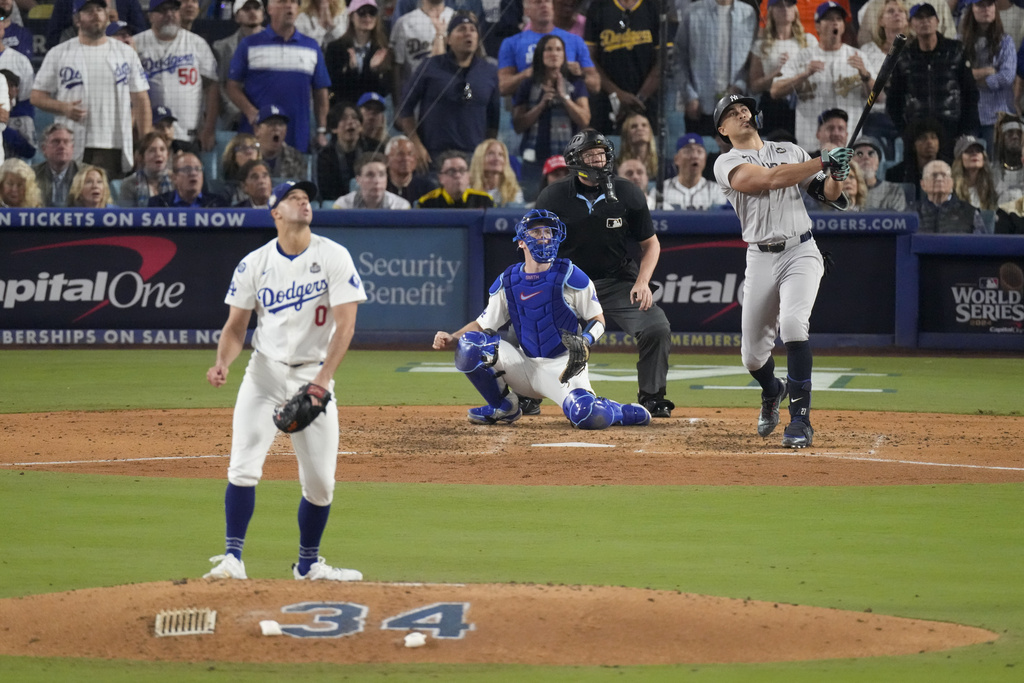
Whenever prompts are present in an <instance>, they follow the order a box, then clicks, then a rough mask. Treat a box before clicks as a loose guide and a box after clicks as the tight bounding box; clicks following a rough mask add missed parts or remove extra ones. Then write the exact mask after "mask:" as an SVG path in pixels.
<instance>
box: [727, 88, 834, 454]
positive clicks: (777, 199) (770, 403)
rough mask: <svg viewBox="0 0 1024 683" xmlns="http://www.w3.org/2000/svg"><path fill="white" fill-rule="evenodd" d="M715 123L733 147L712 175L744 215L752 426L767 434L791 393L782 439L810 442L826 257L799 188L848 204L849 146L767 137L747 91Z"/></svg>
mask: <svg viewBox="0 0 1024 683" xmlns="http://www.w3.org/2000/svg"><path fill="white" fill-rule="evenodd" d="M715 124H716V125H717V126H718V132H719V134H720V135H722V137H724V138H725V139H726V141H728V142H730V143H731V144H732V149H731V150H730V151H728V152H726V153H725V154H722V155H721V156H720V157H718V159H717V160H716V161H715V178H716V179H717V180H718V183H719V184H720V185H721V186H722V189H723V191H724V192H725V196H726V198H727V199H728V200H729V201H730V202H731V203H732V205H733V207H734V208H735V210H736V215H737V216H738V217H739V219H740V227H741V229H742V231H743V240H744V241H745V242H747V244H748V245H749V246H748V248H747V268H746V273H745V278H746V279H745V281H744V283H743V315H742V322H741V331H742V341H741V343H740V349H741V353H742V357H743V365H744V366H745V367H746V368H747V370H749V371H750V374H751V375H753V377H754V379H756V380H757V382H758V383H759V384H760V385H761V412H760V414H759V415H758V421H757V433H758V434H760V435H761V436H763V437H767V436H768V435H769V434H771V433H772V431H773V430H774V429H775V427H776V426H777V425H778V424H779V404H780V403H781V402H782V400H783V399H784V398H785V397H786V395H787V394H788V395H789V414H790V423H789V426H787V427H786V431H785V433H784V434H783V437H782V445H783V446H785V447H787V448H805V447H807V446H810V445H811V441H812V439H813V436H814V430H813V429H812V428H811V413H810V410H811V365H812V358H811V347H810V344H809V343H808V336H809V335H808V332H809V328H810V317H811V309H812V308H813V307H814V299H815V297H817V295H818V283H819V281H820V280H821V277H822V275H823V274H824V263H823V260H822V256H821V252H820V251H819V250H818V247H817V245H816V244H815V242H814V238H813V237H812V236H811V219H810V216H808V215H807V209H805V208H804V203H803V199H802V197H801V194H800V190H801V189H804V190H806V191H807V192H808V194H810V195H811V196H812V197H815V198H817V199H818V200H819V201H823V202H826V203H828V204H831V205H832V206H833V207H835V208H837V209H840V210H845V209H846V208H847V207H848V206H849V204H850V200H849V198H848V197H846V195H844V194H843V192H842V185H841V183H842V180H844V179H845V178H846V176H847V175H848V174H849V172H850V159H851V158H852V157H853V150H852V149H849V148H848V147H839V148H836V149H833V150H822V153H821V158H820V159H812V158H811V157H810V155H808V153H807V152H806V151H805V150H803V149H802V148H800V147H798V146H797V145H794V144H791V143H788V142H765V141H763V140H761V136H760V135H759V134H758V132H757V128H758V124H759V120H758V116H757V113H756V103H755V101H754V99H753V98H751V97H744V96H741V95H726V96H725V97H723V98H722V99H721V100H719V102H718V106H717V107H715ZM777 336H781V337H782V341H783V343H784V344H785V345H786V355H787V362H786V365H787V371H788V376H787V378H786V381H785V382H783V381H782V380H779V379H777V378H776V377H775V360H774V358H772V349H773V348H774V347H775V339H776V337H777Z"/></svg>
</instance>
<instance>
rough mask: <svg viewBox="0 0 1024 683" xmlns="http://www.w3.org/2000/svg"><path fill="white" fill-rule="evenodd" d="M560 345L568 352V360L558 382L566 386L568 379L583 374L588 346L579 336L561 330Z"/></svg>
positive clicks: (587, 358) (587, 357)
mask: <svg viewBox="0 0 1024 683" xmlns="http://www.w3.org/2000/svg"><path fill="white" fill-rule="evenodd" d="M562 344H563V345H564V346H565V348H566V349H568V351H569V359H568V360H567V361H565V369H564V370H562V374H560V375H559V376H558V381H559V382H561V383H562V384H566V383H567V382H568V381H569V380H570V379H572V378H573V377H575V376H576V375H578V374H580V373H581V372H583V368H585V367H587V360H589V359H590V344H588V343H587V340H586V339H584V338H583V337H582V336H580V335H576V334H571V333H569V332H566V331H565V330H562Z"/></svg>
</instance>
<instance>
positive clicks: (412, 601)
mask: <svg viewBox="0 0 1024 683" xmlns="http://www.w3.org/2000/svg"><path fill="white" fill-rule="evenodd" d="M186 608H199V609H204V608H207V609H212V610H216V612H217V615H216V629H215V632H214V633H213V634H209V635H175V636H164V637H157V636H156V634H155V630H154V629H155V618H156V615H157V613H159V612H161V611H164V610H183V609H186ZM262 620H274V621H277V622H279V623H280V624H281V626H282V628H283V629H284V631H285V632H286V633H285V634H284V635H279V636H273V637H268V636H263V635H262V633H261V629H260V625H259V622H260V621H262ZM0 624H3V638H2V639H0V654H6V655H29V656H39V657H102V658H118V659H148V660H175V661H202V660H211V661H245V662H309V661H325V662H337V663H339V664H349V663H370V662H446V663H507V664H549V665H607V666H614V665H639V664H674V663H714V662H722V663H725V662H777V661H791V660H804V659H831V658H852V657H873V656H880V655H904V654H913V653H918V652H931V651H935V650H943V649H948V648H953V647H960V646H964V645H972V644H976V643H982V642H986V641H991V640H995V638H996V637H997V636H996V634H994V633H992V632H990V631H986V630H983V629H980V628H972V627H967V626H961V625H958V624H949V623H942V622H934V621H922V620H916V619H905V618H898V617H891V616H884V615H879V614H871V613H865V612H846V611H840V610H833V609H825V608H820V607H803V606H798V605H786V604H776V603H770V602H759V601H754V600H735V599H728V598H718V597H709V596H704V595H694V594H689V593H677V592H672V591H659V590H646V589H640V588H624V587H605V586H548V585H534V584H525V585H517V584H471V585H457V584H398V583H351V584H345V583H332V582H317V583H303V582H298V581H278V580H249V581H209V580H203V579H199V580H189V581H180V582H161V583H151V584H134V585H129V586H117V587H113V588H92V589H86V590H77V591H70V592H66V593H52V594H48V595H33V596H28V597H23V598H9V599H5V600H0ZM411 630H416V631H421V632H423V633H424V634H425V635H426V636H427V638H426V641H427V642H426V645H425V646H423V647H418V648H407V647H405V645H404V637H405V636H406V635H407V634H408V633H409V631H411Z"/></svg>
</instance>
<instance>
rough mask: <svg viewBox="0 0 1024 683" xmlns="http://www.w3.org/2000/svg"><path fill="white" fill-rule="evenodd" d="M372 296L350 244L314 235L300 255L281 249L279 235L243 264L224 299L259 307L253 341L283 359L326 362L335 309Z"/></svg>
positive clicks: (291, 362) (270, 355) (263, 351)
mask: <svg viewBox="0 0 1024 683" xmlns="http://www.w3.org/2000/svg"><path fill="white" fill-rule="evenodd" d="M353 301H354V302H363V301H366V292H365V291H364V290H363V283H362V281H361V280H360V279H359V274H358V273H357V272H356V266H355V263H353V261H352V256H351V254H349V253H348V249H346V248H345V247H343V246H341V245H340V244H338V243H337V242H333V241H331V240H329V239H327V238H326V237H321V236H320V235H315V234H314V235H313V236H312V239H311V240H310V243H309V247H308V248H307V249H306V250H305V251H304V252H302V253H301V254H299V255H298V256H296V257H294V258H290V257H288V256H285V255H284V254H282V253H281V251H280V250H279V249H278V246H277V239H274V240H271V241H270V242H268V243H267V244H265V245H263V246H262V247H260V248H259V249H257V250H256V251H253V252H252V253H250V254H249V255H248V256H246V257H245V258H244V259H242V261H241V263H239V264H238V267H237V268H236V269H235V274H234V277H232V279H231V286H230V287H229V288H228V293H227V296H226V297H224V303H226V304H228V305H230V306H235V307H236V308H242V309H246V310H250V311H251V310H255V311H256V316H257V324H256V332H255V333H254V334H253V337H252V346H253V348H254V349H256V350H258V351H259V352H260V353H261V354H264V355H265V356H267V357H268V358H271V359H272V360H275V361H279V362H281V363H287V364H289V365H294V364H297V363H310V362H317V363H319V362H322V361H323V359H324V358H325V357H326V355H327V345H328V343H329V342H330V340H331V335H332V334H334V315H333V314H332V312H331V309H332V308H333V307H334V306H338V305H340V304H346V303H351V302H353Z"/></svg>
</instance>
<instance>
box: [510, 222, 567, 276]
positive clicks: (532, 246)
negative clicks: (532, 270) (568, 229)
mask: <svg viewBox="0 0 1024 683" xmlns="http://www.w3.org/2000/svg"><path fill="white" fill-rule="evenodd" d="M537 228H548V229H550V231H551V237H550V238H544V237H537V236H534V235H531V234H530V232H531V231H533V230H536V229H537ZM564 239H565V223H563V222H562V220H561V219H560V218H559V217H558V214H556V213H555V212H553V211H545V210H544V209H531V210H530V211H527V212H526V215H525V216H523V218H522V220H520V221H519V223H517V224H516V236H515V237H513V238H512V241H513V242H518V241H519V240H522V241H523V242H525V243H526V248H527V249H529V250H530V254H531V255H532V256H533V260H534V261H536V262H537V263H551V262H552V261H554V260H555V257H556V256H558V246H559V245H560V244H561V243H562V241H563V240H564Z"/></svg>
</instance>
